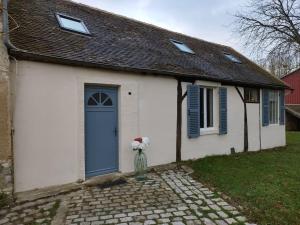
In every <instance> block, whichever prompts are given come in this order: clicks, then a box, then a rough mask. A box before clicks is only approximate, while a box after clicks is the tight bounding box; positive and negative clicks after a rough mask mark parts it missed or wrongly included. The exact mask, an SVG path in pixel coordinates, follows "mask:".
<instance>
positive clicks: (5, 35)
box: [2, 0, 17, 196]
mask: <svg viewBox="0 0 300 225" xmlns="http://www.w3.org/2000/svg"><path fill="white" fill-rule="evenodd" d="M2 14H3V15H2V16H3V18H2V21H3V42H4V45H5V46H6V48H7V52H8V55H9V51H10V50H11V49H14V50H17V48H16V47H15V46H14V45H13V44H12V43H11V42H10V39H9V21H8V0H2ZM16 65H17V63H16ZM9 80H11V78H9ZM9 85H11V84H9ZM10 95H11V93H10ZM10 111H11V118H10V119H11V132H10V134H11V136H10V138H11V154H12V158H11V164H12V165H11V176H12V195H13V196H14V193H15V176H14V168H15V162H14V123H13V114H12V107H11V102H10Z"/></svg>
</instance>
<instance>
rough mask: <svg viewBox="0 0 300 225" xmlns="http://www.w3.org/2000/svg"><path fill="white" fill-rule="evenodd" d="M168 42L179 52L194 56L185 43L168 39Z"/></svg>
mask: <svg viewBox="0 0 300 225" xmlns="http://www.w3.org/2000/svg"><path fill="white" fill-rule="evenodd" d="M170 41H171V42H172V43H173V44H174V45H175V46H176V48H178V49H179V50H180V51H181V52H185V53H189V54H195V52H194V51H193V50H192V49H191V48H190V47H189V46H188V45H187V44H185V43H183V42H180V41H176V40H173V39H170Z"/></svg>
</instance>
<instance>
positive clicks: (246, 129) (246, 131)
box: [235, 86, 249, 152]
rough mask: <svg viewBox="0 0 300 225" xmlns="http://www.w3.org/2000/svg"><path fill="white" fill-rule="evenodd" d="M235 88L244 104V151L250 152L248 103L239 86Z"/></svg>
mask: <svg viewBox="0 0 300 225" xmlns="http://www.w3.org/2000/svg"><path fill="white" fill-rule="evenodd" d="M235 89H236V90H237V92H238V94H239V96H240V98H241V99H242V101H243V105H244V152H248V149H249V143H248V113H247V103H246V101H245V98H244V97H243V95H242V93H241V91H240V89H239V88H238V87H237V86H235Z"/></svg>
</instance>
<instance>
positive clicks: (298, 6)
mask: <svg viewBox="0 0 300 225" xmlns="http://www.w3.org/2000/svg"><path fill="white" fill-rule="evenodd" d="M235 17H236V23H235V25H236V28H237V31H238V32H239V33H240V35H241V37H242V39H243V40H244V43H245V46H246V47H247V48H249V49H251V50H252V53H255V54H256V57H258V56H261V55H263V56H265V57H264V62H263V63H262V64H264V65H267V69H270V70H271V72H275V74H278V76H280V75H282V73H284V72H287V71H285V70H286V69H287V70H291V69H292V68H294V67H297V66H300V61H299V58H300V57H299V56H300V0H251V1H250V3H249V5H247V6H246V7H245V10H244V11H241V12H239V13H237V14H236V15H235ZM295 57H296V58H297V59H298V60H295V59H294V58H295ZM272 70H273V71H272Z"/></svg>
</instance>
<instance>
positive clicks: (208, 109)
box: [206, 88, 214, 127]
mask: <svg viewBox="0 0 300 225" xmlns="http://www.w3.org/2000/svg"><path fill="white" fill-rule="evenodd" d="M206 90H207V94H206V115H207V127H213V126H214V124H213V89H211V88H208V89H206Z"/></svg>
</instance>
